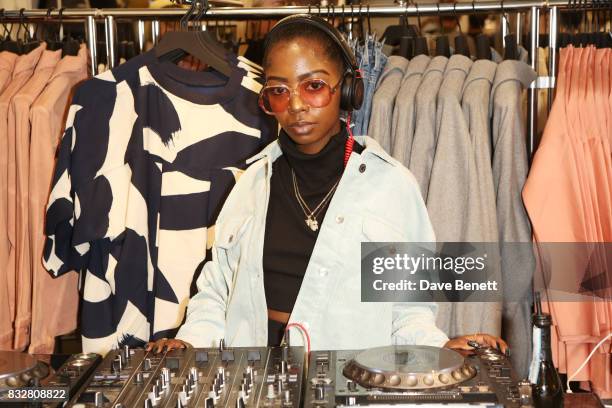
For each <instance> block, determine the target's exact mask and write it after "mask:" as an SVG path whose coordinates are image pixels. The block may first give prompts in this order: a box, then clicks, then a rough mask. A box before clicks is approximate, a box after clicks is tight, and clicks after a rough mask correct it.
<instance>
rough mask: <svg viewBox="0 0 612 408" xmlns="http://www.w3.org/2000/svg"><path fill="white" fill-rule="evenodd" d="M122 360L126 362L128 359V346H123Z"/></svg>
mask: <svg viewBox="0 0 612 408" xmlns="http://www.w3.org/2000/svg"><path fill="white" fill-rule="evenodd" d="M123 358H124V359H125V360H126V361H127V360H129V359H130V346H128V345H127V344H126V345H125V346H123Z"/></svg>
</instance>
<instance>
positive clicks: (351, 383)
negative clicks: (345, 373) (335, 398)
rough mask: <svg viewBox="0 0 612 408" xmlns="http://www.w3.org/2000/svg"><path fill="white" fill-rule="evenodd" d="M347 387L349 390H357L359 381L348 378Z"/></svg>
mask: <svg viewBox="0 0 612 408" xmlns="http://www.w3.org/2000/svg"><path fill="white" fill-rule="evenodd" d="M346 388H348V390H349V391H351V392H355V391H357V383H356V382H355V381H351V380H348V381H347V382H346Z"/></svg>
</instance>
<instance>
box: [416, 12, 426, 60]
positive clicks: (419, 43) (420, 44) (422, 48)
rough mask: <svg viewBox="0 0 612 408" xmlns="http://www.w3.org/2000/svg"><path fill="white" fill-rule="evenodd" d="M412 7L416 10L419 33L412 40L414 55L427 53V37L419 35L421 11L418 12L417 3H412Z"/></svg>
mask: <svg viewBox="0 0 612 408" xmlns="http://www.w3.org/2000/svg"><path fill="white" fill-rule="evenodd" d="M414 7H415V8H416V12H417V22H418V24H419V34H418V36H417V37H416V38H415V40H414V56H415V57H416V56H417V55H429V46H428V45H427V39H426V38H425V37H423V36H422V35H421V27H422V26H421V13H420V12H419V4H418V3H414Z"/></svg>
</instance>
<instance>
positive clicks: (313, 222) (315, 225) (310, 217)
mask: <svg viewBox="0 0 612 408" xmlns="http://www.w3.org/2000/svg"><path fill="white" fill-rule="evenodd" d="M291 177H292V179H293V191H294V192H295V198H296V199H297V202H298V204H299V205H300V208H301V209H302V212H304V215H305V216H306V219H305V220H304V222H305V223H306V225H307V226H308V227H309V228H310V229H311V230H313V231H316V230H318V229H319V221H317V216H318V214H319V213H320V212H321V210H323V208H325V205H327V203H328V202H329V201H331V198H332V196H333V193H334V191H335V190H336V188H337V187H338V184H339V183H340V179H338V181H336V183H335V184H334V185H333V186H332V188H331V190H329V192H328V193H327V194H326V195H325V197H323V200H322V201H321V202H320V203H319V205H317V207H316V208H315V209H314V210H311V209H310V207H308V204H306V201H305V200H304V198H303V197H302V195H301V194H300V189H299V188H298V183H297V177H295V171H293V169H291Z"/></svg>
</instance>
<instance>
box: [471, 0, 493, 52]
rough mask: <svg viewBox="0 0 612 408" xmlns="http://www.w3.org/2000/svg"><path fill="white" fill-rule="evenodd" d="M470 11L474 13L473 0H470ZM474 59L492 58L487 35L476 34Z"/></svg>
mask: <svg viewBox="0 0 612 408" xmlns="http://www.w3.org/2000/svg"><path fill="white" fill-rule="evenodd" d="M472 12H473V13H476V6H475V5H474V0H472ZM476 59H477V60H489V61H491V60H492V59H493V55H492V53H491V42H490V40H489V37H487V36H486V35H485V34H483V33H480V34H478V35H477V36H476Z"/></svg>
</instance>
